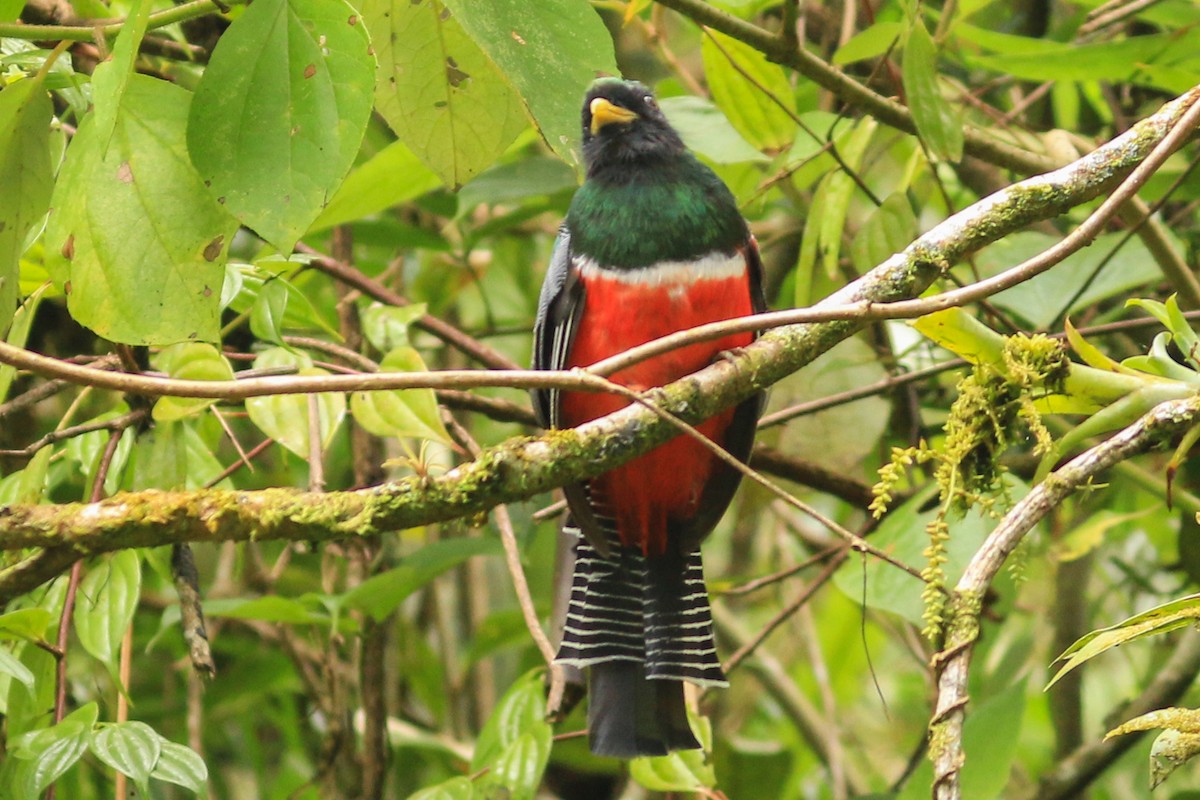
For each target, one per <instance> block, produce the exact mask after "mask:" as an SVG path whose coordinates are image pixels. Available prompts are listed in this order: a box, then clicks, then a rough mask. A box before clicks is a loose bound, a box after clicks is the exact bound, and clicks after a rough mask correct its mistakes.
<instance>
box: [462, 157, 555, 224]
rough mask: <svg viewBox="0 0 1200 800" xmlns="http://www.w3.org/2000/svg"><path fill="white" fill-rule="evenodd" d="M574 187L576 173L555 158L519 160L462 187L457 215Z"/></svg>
mask: <svg viewBox="0 0 1200 800" xmlns="http://www.w3.org/2000/svg"><path fill="white" fill-rule="evenodd" d="M577 186H578V184H577V183H576V182H575V173H574V172H573V171H572V170H571V168H570V167H568V166H567V165H566V164H564V163H563V162H561V161H559V160H558V159H557V158H548V157H547V158H542V157H532V158H522V159H520V160H519V161H513V162H511V163H508V164H500V165H498V166H495V167H492V168H491V169H489V170H488V171H487V172H485V173H483V174H482V175H480V176H479V177H478V178H476V179H475V180H473V181H471V182H470V183H468V184H467V185H466V186H464V187H463V188H462V191H460V192H459V193H458V216H459V217H460V218H461V217H464V216H466V215H467V214H470V213H471V212H472V211H474V210H475V208H476V207H478V206H480V205H484V204H487V205H496V204H498V203H511V202H514V201H519V200H525V199H526V198H529V197H543V196H547V195H554V194H559V193H560V192H562V193H565V192H568V191H574V189H575V188H576V187H577Z"/></svg>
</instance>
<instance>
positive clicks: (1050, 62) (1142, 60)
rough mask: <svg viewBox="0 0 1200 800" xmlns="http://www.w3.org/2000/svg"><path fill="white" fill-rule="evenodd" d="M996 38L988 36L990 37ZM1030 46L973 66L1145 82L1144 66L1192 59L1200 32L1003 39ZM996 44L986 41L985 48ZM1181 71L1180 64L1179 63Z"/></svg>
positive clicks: (1028, 75)
mask: <svg viewBox="0 0 1200 800" xmlns="http://www.w3.org/2000/svg"><path fill="white" fill-rule="evenodd" d="M994 36H995V34H993V37H994ZM1013 39H1023V40H1024V43H1030V42H1032V43H1033V44H1030V45H1029V46H1028V47H1026V48H1024V49H1025V50H1026V51H1027V52H1016V51H1014V50H1007V52H1005V53H1004V54H1002V55H994V56H976V57H974V58H972V59H971V61H972V64H973V65H975V66H979V67H983V68H984V69H989V70H993V71H996V72H1000V73H1002V74H1004V75H1010V76H1012V77H1014V78H1020V79H1024V80H1032V81H1111V82H1114V83H1120V82H1126V81H1135V82H1137V81H1138V80H1139V78H1141V81H1140V82H1145V76H1144V67H1145V65H1147V64H1153V65H1156V66H1158V67H1169V66H1171V65H1172V64H1173V63H1175V62H1182V61H1183V60H1184V59H1192V58H1194V57H1195V54H1196V52H1197V50H1198V49H1200V29H1197V28H1195V27H1194V26H1193V27H1192V28H1191V29H1190V30H1187V29H1181V30H1174V31H1170V32H1168V33H1159V34H1150V35H1144V36H1130V37H1127V38H1124V39H1118V40H1110V41H1104V42H1090V43H1086V44H1080V43H1078V42H1069V43H1066V42H1052V43H1051V42H1045V41H1043V40H1037V39H1025V38H1024V37H1012V36H1009V37H1004V39H1003V43H1004V46H1005V48H1007V47H1008V46H1009V45H1010V43H1011V40H1013ZM998 41H1000V40H993V39H988V43H989V44H996V43H997V42H998ZM1180 66H1183V63H1180Z"/></svg>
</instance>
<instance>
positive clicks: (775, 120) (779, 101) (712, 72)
mask: <svg viewBox="0 0 1200 800" xmlns="http://www.w3.org/2000/svg"><path fill="white" fill-rule="evenodd" d="M700 52H701V54H702V55H703V57H704V76H705V78H706V79H707V80H708V87H709V89H710V90H712V96H713V101H714V102H716V104H717V105H718V106H719V107H720V109H721V110H722V111H723V112H725V116H726V117H728V118H729V122H730V123H731V124H732V125H733V127H734V128H735V129H736V130H737V132H738V133H740V134H741V135H742V136H743V137H745V139H746V141H748V142H750V144H752V145H753V146H754V147H756V148H758V149H760V150H782V149H783V148H785V147H787V146H788V145H790V144H791V143H792V140H793V139H795V138H796V132H797V126H796V122H795V121H794V120H793V119H792V114H794V113H795V111H796V100H795V97H794V94H793V92H792V86H791V84H790V83H789V82H788V78H787V74H786V73H784V71H783V68H782V67H780V66H779V65H778V64H772V63H771V62H770V61H767V59H766V57H765V56H763V54H762V53H760V52H758V51H757V50H755V49H754V48H753V47H751V46H750V45H747V44H743V43H742V42H739V41H737V40H736V39H731V38H730V37H728V36H725V35H724V34H720V33H716V32H715V31H710V32H709V34H708V35H707V36H705V38H704V42H703V43H702V44H701V46H700ZM743 73H745V74H743ZM747 75H749V76H750V77H746V76H747ZM788 112H792V113H788Z"/></svg>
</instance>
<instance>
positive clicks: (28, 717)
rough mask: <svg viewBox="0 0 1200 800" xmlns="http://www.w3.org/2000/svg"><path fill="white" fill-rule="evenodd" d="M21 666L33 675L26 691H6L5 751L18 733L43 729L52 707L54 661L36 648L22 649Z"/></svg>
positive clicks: (11, 689) (12, 689)
mask: <svg viewBox="0 0 1200 800" xmlns="http://www.w3.org/2000/svg"><path fill="white" fill-rule="evenodd" d="M20 660H21V665H22V666H24V667H25V668H26V669H28V670H29V671H30V672H31V673H33V676H34V683H33V686H32V688H31V690H30V691H16V690H15V688H10V689H9V691H8V702H7V704H6V706H5V709H4V724H5V730H6V731H7V733H8V737H9V738H8V742H9V752H12V749H13V742H14V741H15V740H16V738H17V737H18V736H20V735H22V734H25V733H27V732H30V731H34V730H37V729H39V728H44V727H45V726H46V725H47V724H48V723H49V721H50V715H49V714H48V713H47V711H48V709H52V708H54V687H55V671H56V669H57V666H58V662H57V661H55V660H54V656H52V655H50V654H49V653H47V652H46V651H45V650H43V649H42V648H40V647H28V646H27V647H25V648H24V649H23V650H22V651H21V657H20Z"/></svg>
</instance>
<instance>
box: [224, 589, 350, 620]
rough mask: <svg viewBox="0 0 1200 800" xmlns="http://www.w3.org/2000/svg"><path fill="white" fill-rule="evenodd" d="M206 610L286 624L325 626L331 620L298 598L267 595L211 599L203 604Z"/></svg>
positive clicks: (234, 616) (233, 617) (234, 617)
mask: <svg viewBox="0 0 1200 800" xmlns="http://www.w3.org/2000/svg"><path fill="white" fill-rule="evenodd" d="M204 613H205V615H206V616H209V617H227V618H229V619H256V620H260V621H262V622H279V623H283V624H285V625H325V624H328V623H329V615H328V614H324V613H318V612H316V611H314V610H313V609H312V608H311V607H310V606H309V605H306V604H304V603H302V602H300V601H299V600H293V599H292V598H290V597H280V596H278V595H266V596H265V597H255V598H251V599H248V600H247V599H243V598H223V599H221V600H210V601H209V602H207V603H205V604H204Z"/></svg>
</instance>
